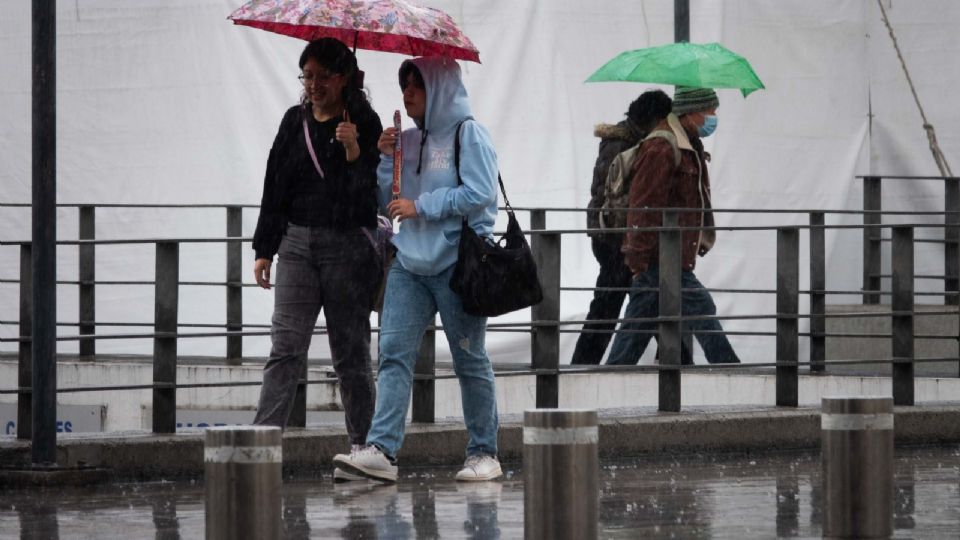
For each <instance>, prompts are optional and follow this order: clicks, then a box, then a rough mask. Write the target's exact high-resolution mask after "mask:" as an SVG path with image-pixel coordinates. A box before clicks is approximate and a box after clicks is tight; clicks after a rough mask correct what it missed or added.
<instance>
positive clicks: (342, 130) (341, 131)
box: [334, 109, 360, 162]
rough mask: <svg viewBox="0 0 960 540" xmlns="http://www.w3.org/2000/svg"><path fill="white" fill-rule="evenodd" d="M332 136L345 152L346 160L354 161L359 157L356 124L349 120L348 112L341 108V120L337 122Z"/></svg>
mask: <svg viewBox="0 0 960 540" xmlns="http://www.w3.org/2000/svg"><path fill="white" fill-rule="evenodd" d="M334 138H335V139H336V140H337V141H339V142H340V144H342V145H343V148H344V150H346V152H347V161H349V162H354V161H356V160H357V158H359V157H360V144H359V143H358V142H357V125H356V124H354V123H352V122H350V113H349V112H347V110H346V109H344V110H343V122H340V123H339V124H337V130H336V132H335V133H334Z"/></svg>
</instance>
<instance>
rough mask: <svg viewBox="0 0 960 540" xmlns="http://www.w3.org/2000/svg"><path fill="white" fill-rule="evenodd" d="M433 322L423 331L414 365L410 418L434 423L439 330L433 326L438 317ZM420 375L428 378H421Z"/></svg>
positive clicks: (415, 420)
mask: <svg viewBox="0 0 960 540" xmlns="http://www.w3.org/2000/svg"><path fill="white" fill-rule="evenodd" d="M433 322H434V324H431V325H430V327H428V328H427V331H426V332H424V333H423V339H422V340H420V352H419V354H417V362H416V364H414V366H413V376H414V379H413V404H412V407H413V410H412V411H411V412H410V419H411V420H413V421H414V422H422V423H425V424H432V423H434V421H435V420H436V412H435V411H436V407H435V404H436V381H435V380H434V378H433V376H434V374H435V373H436V369H435V368H436V357H437V331H436V330H435V329H434V328H433V327H434V325H435V324H436V317H434V321H433ZM418 375H422V376H424V377H426V378H423V379H419V378H417V376H418Z"/></svg>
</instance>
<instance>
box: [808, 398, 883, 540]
mask: <svg viewBox="0 0 960 540" xmlns="http://www.w3.org/2000/svg"><path fill="white" fill-rule="evenodd" d="M822 403H823V405H822V408H821V415H820V438H821V443H820V446H821V453H822V459H823V463H822V467H823V473H822V478H823V480H822V482H823V494H824V496H823V537H824V538H889V537H890V535H891V534H892V533H893V512H894V510H893V489H894V486H893V468H894V467H893V428H894V425H893V423H894V416H893V403H891V400H890V398H879V397H856V398H839V397H837V398H831V397H825V398H823V401H822Z"/></svg>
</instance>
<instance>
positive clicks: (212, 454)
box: [203, 426, 283, 540]
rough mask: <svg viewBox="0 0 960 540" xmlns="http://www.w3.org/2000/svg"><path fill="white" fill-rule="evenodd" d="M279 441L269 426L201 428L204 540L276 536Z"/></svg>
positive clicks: (280, 514)
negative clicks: (203, 439) (204, 438)
mask: <svg viewBox="0 0 960 540" xmlns="http://www.w3.org/2000/svg"><path fill="white" fill-rule="evenodd" d="M282 469H283V438H282V431H281V430H280V428H278V427H275V426H223V427H213V428H207V431H206V441H205V445H204V449H203V472H204V483H205V487H204V497H205V505H204V506H205V507H206V538H207V540H221V539H223V540H227V539H231V540H232V539H234V538H257V539H263V540H272V539H276V538H280V537H281V536H282V529H281V524H282V517H283V512H282V508H281V506H282V504H281V501H282V500H283V498H282V495H283V494H282V487H283V478H282Z"/></svg>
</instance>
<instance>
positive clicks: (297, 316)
mask: <svg viewBox="0 0 960 540" xmlns="http://www.w3.org/2000/svg"><path fill="white" fill-rule="evenodd" d="M300 69H301V75H300V80H301V81H302V82H303V98H302V100H301V103H300V104H299V105H295V106H293V107H291V108H290V109H289V110H288V111H287V112H286V114H284V116H283V120H281V122H280V129H279V130H278V132H277V136H276V138H275V139H274V142H273V147H272V148H271V149H270V156H269V158H268V160H267V172H266V175H265V177H264V182H263V198H262V201H261V203H260V217H259V219H258V220H257V228H256V231H255V232H254V235H253V249H254V251H255V252H256V262H255V264H254V270H253V271H254V277H255V278H256V281H257V284H258V285H260V286H261V287H263V288H264V289H269V288H270V267H271V264H272V262H273V257H274V255H278V256H279V257H278V262H277V276H276V292H275V296H274V311H273V319H272V327H271V330H270V338H271V341H272V347H271V350H270V359H269V360H268V361H267V363H266V365H265V366H264V369H263V387H262V389H261V391H260V402H259V404H258V406H257V415H256V418H255V419H254V423H255V424H265V425H274V426H280V427H284V426H286V424H287V419H288V417H289V416H290V411H291V409H292V406H293V399H294V396H295V394H296V391H297V381H298V380H299V379H300V377H301V374H302V373H303V370H304V369H305V363H306V357H307V349H308V348H309V346H310V339H311V337H312V335H313V332H314V325H315V324H316V321H317V316H318V315H319V313H320V310H321V309H323V311H324V317H325V319H326V325H327V336H328V339H329V342H330V351H331V355H332V357H333V369H334V371H335V372H336V374H337V379H338V382H339V384H340V393H341V397H342V399H343V407H344V411H345V417H346V426H347V432H348V434H349V437H350V442H351V443H352V444H354V445H361V444H364V442H365V441H366V438H367V431H369V429H370V422H371V419H372V418H373V408H374V404H375V402H376V395H375V394H376V390H375V387H374V383H373V374H372V371H371V366H370V312H371V311H372V308H373V304H374V301H375V295H376V292H377V288H378V286H379V283H380V279H381V277H382V272H381V261H380V260H379V256H378V254H377V252H376V250H375V248H374V245H373V242H372V240H373V236H371V231H372V230H375V228H376V226H377V173H376V170H377V165H378V164H379V160H380V158H379V151H378V150H377V140H378V139H379V137H380V133H381V132H382V128H381V124H380V119H379V117H378V116H377V114H376V113H375V112H374V111H373V108H372V107H371V106H370V103H369V102H368V101H367V98H366V96H365V94H364V93H363V90H362V88H360V85H359V83H358V81H359V76H360V75H359V71H358V69H357V60H356V57H355V56H354V55H353V53H352V52H350V49H348V48H347V47H346V45H344V44H343V43H341V42H340V41H337V40H336V39H330V38H324V39H320V40H316V41H311V42H310V43H309V44H308V45H307V46H306V48H305V49H304V50H303V53H302V54H301V55H300ZM334 473H335V478H336V479H349V475H345V474H343V472H342V471H339V470H338V471H334Z"/></svg>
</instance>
